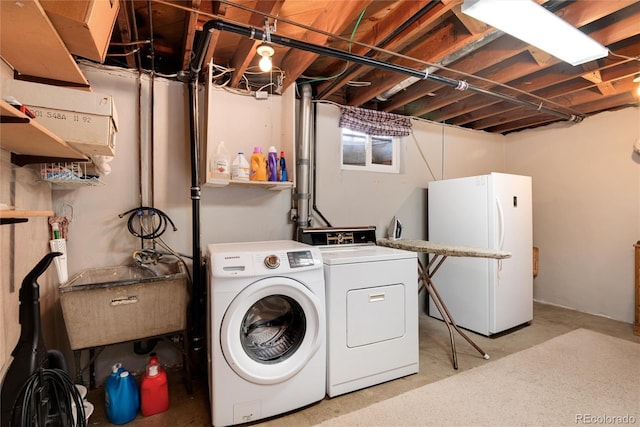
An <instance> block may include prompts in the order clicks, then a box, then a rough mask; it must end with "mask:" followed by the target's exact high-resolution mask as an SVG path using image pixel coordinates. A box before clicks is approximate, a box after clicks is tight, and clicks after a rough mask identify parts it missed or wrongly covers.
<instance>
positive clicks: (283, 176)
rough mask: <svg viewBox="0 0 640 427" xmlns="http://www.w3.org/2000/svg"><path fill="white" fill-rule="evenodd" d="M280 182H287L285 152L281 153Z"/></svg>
mask: <svg viewBox="0 0 640 427" xmlns="http://www.w3.org/2000/svg"><path fill="white" fill-rule="evenodd" d="M280 181H282V182H287V162H286V161H285V159H284V151H281V152H280Z"/></svg>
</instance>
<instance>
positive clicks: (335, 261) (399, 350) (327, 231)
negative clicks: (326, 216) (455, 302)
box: [299, 227, 419, 397]
mask: <svg viewBox="0 0 640 427" xmlns="http://www.w3.org/2000/svg"><path fill="white" fill-rule="evenodd" d="M375 239H376V236H375V227H354V228H342V229H337V228H312V229H306V230H302V231H301V235H299V240H301V241H303V242H305V243H309V244H313V245H317V246H316V247H319V248H320V252H321V253H322V259H323V262H324V275H325V285H326V298H327V300H326V307H327V394H328V395H329V397H334V396H338V395H341V394H344V393H348V392H351V391H354V390H359V389H362V388H365V387H369V386H372V385H375V384H380V383H383V382H386V381H390V380H393V379H397V378H400V377H404V376H407V375H411V374H415V373H417V372H418V368H419V366H418V365H419V362H418V361H419V354H418V261H417V255H416V253H415V252H409V251H402V250H398V249H392V248H387V247H382V246H376V245H375V241H376V240H375Z"/></svg>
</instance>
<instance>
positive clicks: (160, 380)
mask: <svg viewBox="0 0 640 427" xmlns="http://www.w3.org/2000/svg"><path fill="white" fill-rule="evenodd" d="M167 409H169V387H168V383H167V372H166V371H165V369H164V368H163V367H162V365H161V364H160V362H159V361H158V357H157V356H156V354H155V353H151V354H150V356H149V364H147V367H146V370H145V373H144V374H143V375H142V380H141V383H140V413H141V414H142V415H144V416H145V417H148V416H150V415H154V414H159V413H160V412H164V411H166V410H167Z"/></svg>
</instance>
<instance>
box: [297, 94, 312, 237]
mask: <svg viewBox="0 0 640 427" xmlns="http://www.w3.org/2000/svg"><path fill="white" fill-rule="evenodd" d="M300 91H301V93H302V96H301V98H300V120H299V122H300V128H299V129H300V130H299V134H298V144H297V153H296V194H295V198H296V208H297V228H298V229H300V228H306V227H309V226H310V223H311V217H310V214H309V201H310V200H311V195H310V192H309V189H310V187H311V186H310V181H311V168H310V165H311V129H312V128H311V120H312V105H311V95H312V93H311V85H309V84H304V85H302V86H301V87H300Z"/></svg>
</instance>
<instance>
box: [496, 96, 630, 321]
mask: <svg viewBox="0 0 640 427" xmlns="http://www.w3.org/2000/svg"><path fill="white" fill-rule="evenodd" d="M639 137H640V110H639V109H638V108H627V109H624V110H621V111H617V112H609V113H602V114H598V115H595V116H592V117H588V118H587V119H585V120H584V121H583V122H582V123H580V124H574V125H567V124H557V125H552V126H547V127H544V128H540V129H536V130H530V131H526V132H518V133H513V134H509V135H507V137H506V141H507V143H506V154H507V155H506V164H507V169H508V171H509V172H511V173H517V174H523V175H530V176H532V177H533V180H532V181H533V219H534V224H533V227H534V230H533V238H534V245H535V246H538V247H539V249H540V259H539V274H538V277H537V278H536V280H535V282H534V283H535V285H534V297H535V299H537V300H539V301H544V302H548V303H553V304H557V305H561V306H566V307H570V308H574V309H577V310H580V311H584V312H588V313H593V314H599V315H604V316H607V317H611V318H614V319H618V320H622V321H625V322H629V323H631V322H633V318H634V309H633V307H634V303H633V302H634V290H633V284H634V277H633V271H634V249H633V244H634V243H635V242H636V241H637V240H638V239H639V238H640V156H638V155H637V154H633V144H634V142H635V141H636V140H637V139H638V138H639Z"/></svg>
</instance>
